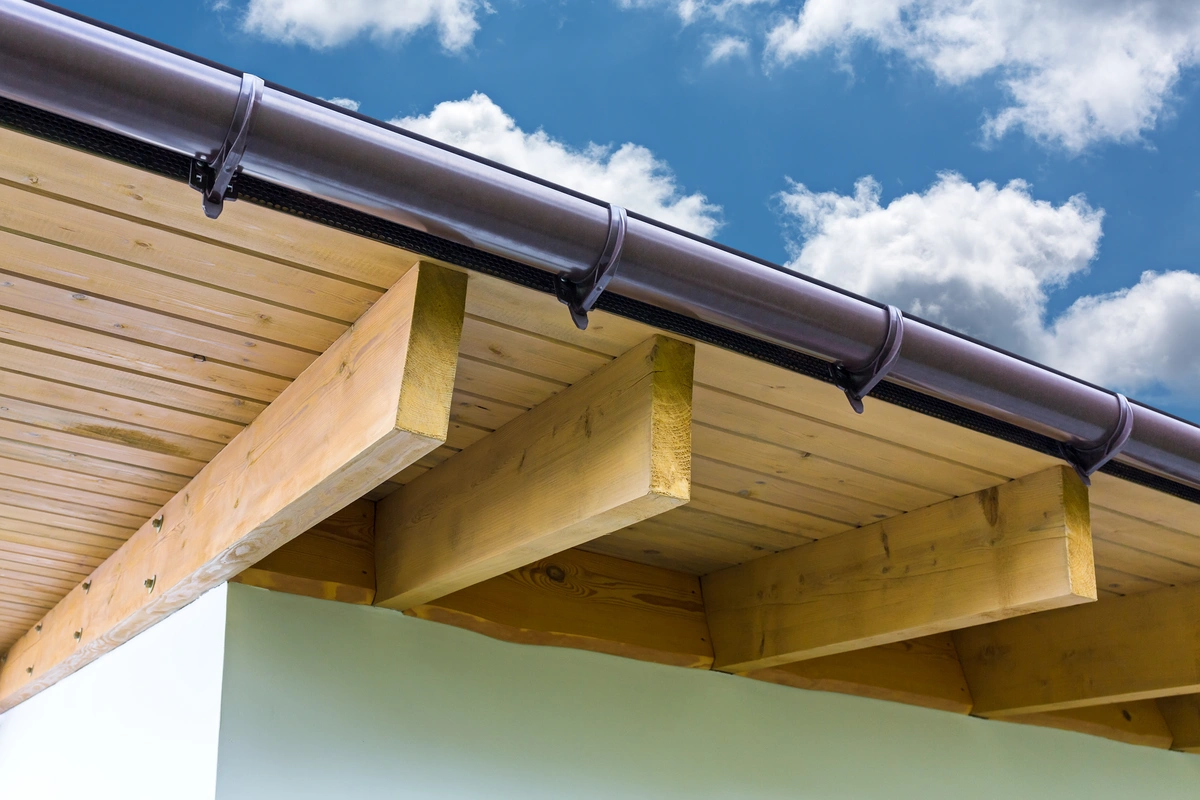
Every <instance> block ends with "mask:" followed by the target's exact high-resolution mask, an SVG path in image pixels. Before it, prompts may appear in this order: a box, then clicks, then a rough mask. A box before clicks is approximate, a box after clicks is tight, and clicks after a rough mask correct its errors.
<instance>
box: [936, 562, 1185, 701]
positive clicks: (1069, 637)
mask: <svg viewBox="0 0 1200 800" xmlns="http://www.w3.org/2000/svg"><path fill="white" fill-rule="evenodd" d="M1198 631H1200V585H1192V586H1186V587H1173V588H1166V589H1158V590H1156V591H1151V592H1144V593H1142V594H1136V595H1132V596H1129V597H1122V598H1115V599H1106V600H1105V601H1104V602H1102V603H1096V604H1095V605H1094V606H1081V607H1079V608H1071V609H1061V610H1057V611H1049V612H1046V613H1045V614H1035V615H1032V616H1030V617H1028V618H1021V619H1014V620H1005V621H1003V622H996V623H993V624H991V625H983V626H980V627H976V628H970V629H967V630H962V631H959V632H957V633H956V634H955V643H956V644H957V646H958V654H959V656H960V658H961V659H962V662H963V671H964V673H965V674H966V676H967V683H968V684H969V685H970V687H971V693H972V694H973V695H974V697H975V713H977V714H980V715H982V716H995V717H1000V716H1010V715H1013V714H1030V713H1035V712H1039V711H1052V710H1057V709H1065V708H1079V707H1082V706H1094V705H1108V704H1112V703H1118V702H1129V701H1132V700H1143V699H1150V698H1155V697H1166V696H1170V695H1179V694H1191V693H1196V692H1200V635H1197V632H1198Z"/></svg>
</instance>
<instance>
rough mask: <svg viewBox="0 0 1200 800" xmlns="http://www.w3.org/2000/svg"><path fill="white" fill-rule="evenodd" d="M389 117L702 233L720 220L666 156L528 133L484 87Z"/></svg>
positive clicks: (711, 230)
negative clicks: (686, 189) (426, 109)
mask: <svg viewBox="0 0 1200 800" xmlns="http://www.w3.org/2000/svg"><path fill="white" fill-rule="evenodd" d="M392 122H393V123H394V124H396V125H399V126H401V127H404V128H407V129H408V130H411V131H414V132H416V133H420V134H423V135H425V136H429V137H430V138H433V139H437V140H438V141H441V142H445V143H446V144H449V145H453V146H454V147H459V148H462V149H463V150H468V151H470V152H472V153H475V154H477V155H480V156H483V157H484V158H489V159H491V160H493V161H498V162H500V163H501V164H505V165H507V166H510V167H513V168H514V169H519V170H522V171H523V172H528V173H530V174H533V175H537V176H539V177H541V178H545V179H547V180H550V181H554V182H555V183H559V184H562V185H563V186H567V187H570V188H572V189H575V190H576V191H579V192H583V193H584V194H589V195H592V196H593V197H597V198H599V199H602V200H608V201H610V202H614V203H618V204H620V205H622V206H625V207H626V208H628V209H630V210H632V211H638V212H640V213H642V214H646V215H647V216H650V217H653V218H655V219H657V220H660V221H662V222H665V223H667V224H669V225H674V226H675V227H677V228H683V229H685V230H689V231H692V232H694V233H697V234H700V235H701V236H712V235H713V234H714V233H716V231H717V228H718V227H720V214H721V209H720V207H719V206H716V205H713V204H711V203H709V202H708V199H707V198H706V197H705V196H704V195H702V194H699V193H692V194H684V193H683V191H682V190H681V189H680V187H679V186H678V184H677V183H676V182H675V176H674V175H673V174H672V173H671V170H670V168H669V167H668V166H667V165H666V163H665V162H663V161H661V160H659V159H657V158H655V157H654V154H653V153H651V152H650V150H648V149H646V148H645V147H642V146H640V145H636V144H632V143H626V144H623V145H621V146H620V147H617V148H615V149H614V148H613V147H611V146H605V145H598V144H589V145H587V146H586V147H584V148H578V149H577V148H572V147H570V146H568V145H566V144H564V143H562V142H560V141H557V140H555V139H552V138H551V137H550V136H549V135H548V134H547V133H546V132H545V131H543V130H540V129H539V130H537V131H534V132H533V133H526V132H525V131H523V130H522V129H521V128H519V127H517V124H516V122H515V121H514V120H513V118H512V117H510V116H508V115H507V114H505V113H504V110H503V109H501V108H500V106H498V105H496V104H495V103H493V102H492V100H491V99H490V98H489V97H488V96H487V95H484V94H480V93H476V94H473V95H471V97H470V98H469V99H467V100H458V101H451V102H445V103H439V104H438V105H436V106H435V107H434V109H433V111H431V112H430V113H429V114H427V115H425V116H420V117H406V118H404V119H395V120H392Z"/></svg>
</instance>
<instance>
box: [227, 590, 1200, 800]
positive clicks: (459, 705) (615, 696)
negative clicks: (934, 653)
mask: <svg viewBox="0 0 1200 800" xmlns="http://www.w3.org/2000/svg"><path fill="white" fill-rule="evenodd" d="M226 641H227V643H226V669H225V683H224V690H223V697H222V709H221V717H222V722H221V733H220V749H219V767H218V778H217V796H218V798H220V800H235V798H236V799H238V800H240V799H241V798H263V799H265V798H289V800H293V799H296V798H328V797H343V796H347V797H348V796H353V797H358V798H375V797H388V798H394V797H395V798H398V797H419V798H460V797H462V798H466V797H470V798H478V797H488V798H506V797H512V798H563V797H570V798H579V799H581V800H583V799H585V798H606V799H607V798H615V797H630V798H655V799H656V798H688V799H689V800H696V798H764V799H765V798H847V797H850V798H859V797H888V798H896V797H902V798H903V797H922V798H924V797H970V798H972V799H973V800H975V799H976V798H992V797H995V798H1005V800H1011V798H1013V797H1022V798H1043V797H1044V798H1051V797H1054V798H1061V797H1089V798H1091V799H1092V800H1097V799H1098V798H1109V797H1111V798H1122V800H1124V798H1127V797H1130V796H1138V797H1154V798H1175V797H1178V798H1184V797H1187V798H1193V797H1195V796H1196V793H1197V791H1198V789H1200V759H1198V758H1196V757H1195V756H1187V755H1182V754H1177V753H1171V752H1166V751H1159V750H1152V749H1149V748H1142V747H1133V746H1130V745H1122V744H1118V743H1115V742H1110V741H1108V740H1104V739H1099V738H1095V737H1090V736H1084V735H1081V734H1075V733H1068V732H1063V731H1055V730H1047V729H1041V728H1034V727H1029V726H1024V725H1010V724H1004V723H996V722H986V721H983V720H977V719H973V718H970V717H963V716H957V715H953V714H949V713H944V712H937V711H930V710H926V709H920V708H914V707H909V706H904V705H899V704H894V703H886V702H880V701H872V700H864V699H860V698H856V697H849V696H844V695H837V694H828V693H820V692H806V691H801V690H797V689H790V688H786V687H782V686H776V685H771V684H765V683H760V682H756V681H752V680H746V679H742V678H735V677H730V676H726V675H721V674H717V673H712V672H705V671H698V670H685V669H679V668H672V667H665V666H660V665H656V664H647V663H641V662H637V661H630V660H626V659H621V658H616V657H611V656H605V655H600V654H596V653H589V652H582V651H576V650H566V649H558V648H541V647H530V646H524V645H514V644H508V643H505V642H499V641H494V640H491V639H488V638H486V637H483V636H479V635H477V634H473V633H469V632H466V631H462V630H459V629H456V628H451V627H446V626H441V625H437V624H434V623H430V622H424V621H421V620H416V619H412V618H409V617H405V616H402V615H400V614H397V613H395V612H391V611H384V610H380V609H373V608H364V607H358V606H349V605H341V604H337V603H330V602H322V601H318V600H311V599H308V598H304V597H295V596H290V595H284V594H278V593H272V592H267V591H265V590H261V589H255V588H252V587H248V586H236V585H235V586H230V587H229V605H228V629H227V640H226Z"/></svg>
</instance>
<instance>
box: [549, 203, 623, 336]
mask: <svg viewBox="0 0 1200 800" xmlns="http://www.w3.org/2000/svg"><path fill="white" fill-rule="evenodd" d="M628 224H629V218H628V215H627V214H626V213H625V209H623V208H621V207H620V206H618V205H613V204H611V203H610V204H609V206H608V238H606V239H605V240H604V249H603V250H601V251H600V257H599V258H598V259H596V263H595V264H594V265H593V266H592V268H591V269H590V270H588V274H587V275H584V276H583V277H582V278H580V279H579V280H577V281H573V280H571V279H570V278H568V277H567V276H566V275H559V276H558V277H557V278H555V279H554V293H555V294H556V295H558V299H559V301H561V302H563V303H565V304H566V306H567V308H568V309H569V310H570V312H571V321H572V322H574V323H575V327H576V328H579V330H581V331H583V330H587V326H588V316H587V315H588V312H589V311H591V310H592V309H593V308H595V306H596V301H598V300H599V299H600V295H602V294H604V290H605V289H606V288H607V287H608V283H609V281H611V280H612V279H613V276H614V275H616V274H617V266H618V264H619V263H620V261H621V248H623V247H624V246H625V228H626V227H627V226H628Z"/></svg>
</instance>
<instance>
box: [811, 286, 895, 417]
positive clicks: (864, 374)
mask: <svg viewBox="0 0 1200 800" xmlns="http://www.w3.org/2000/svg"><path fill="white" fill-rule="evenodd" d="M887 315H888V329H887V334H886V335H885V336H884V337H883V344H881V345H879V350H878V351H876V353H875V356H874V357H873V358H872V359H871V360H870V361H868V362H867V363H866V364H864V365H863V366H861V367H858V368H857V369H851V368H850V367H847V366H846V365H845V364H843V363H842V362H841V361H837V362H835V363H833V364H830V365H829V377H830V378H832V379H833V383H834V385H835V386H837V387H838V388H839V389H841V390H842V391H843V392H845V393H846V399H847V400H849V401H850V407H851V408H853V409H854V413H855V414H861V413H863V402H862V401H863V398H864V397H866V396H867V395H868V394H870V393H871V390H872V389H874V388H875V387H876V386H877V385H878V384H879V382H880V381H882V380H883V379H884V378H885V377H887V374H888V372H889V371H890V370H891V369H892V366H893V365H895V363H896V359H898V358H899V357H900V345H901V344H903V343H904V314H903V313H902V312H901V311H900V309H898V308H896V307H895V306H888V307H887Z"/></svg>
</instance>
